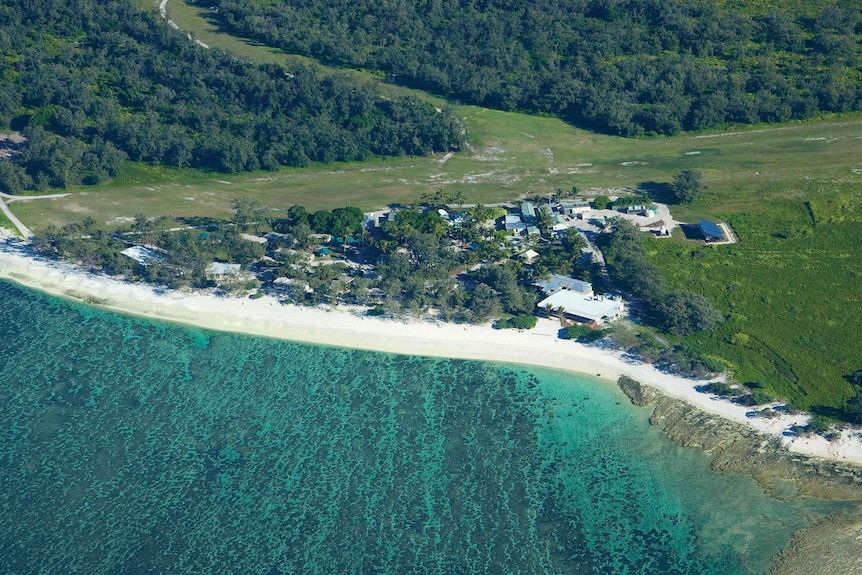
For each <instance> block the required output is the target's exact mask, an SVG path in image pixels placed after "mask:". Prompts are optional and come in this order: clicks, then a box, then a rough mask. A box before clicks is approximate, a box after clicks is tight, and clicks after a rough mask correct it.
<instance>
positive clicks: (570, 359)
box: [0, 240, 862, 465]
mask: <svg viewBox="0 0 862 575" xmlns="http://www.w3.org/2000/svg"><path fill="white" fill-rule="evenodd" d="M25 246H26V245H25V244H23V243H18V244H15V243H11V242H7V241H4V240H0V278H4V279H8V280H11V281H14V282H16V283H18V284H21V285H23V286H25V287H28V288H32V289H36V290H38V291H41V292H44V293H48V294H50V295H54V296H59V297H64V298H70V299H73V300H76V301H79V302H83V303H87V304H91V305H96V306H98V307H102V308H105V309H108V310H111V311H116V312H120V313H126V314H130V315H134V316H140V317H145V318H150V319H158V320H163V321H169V322H175V323H181V324H185V325H190V326H195V327H200V328H205V329H213V330H218V331H228V332H235V333H243V334H248V335H256V336H264V337H273V338H277V339H285V340H290V341H296V342H305V343H312V344H320V345H329V346H335V347H347V348H353V349H362V350H368V351H377V352H384V353H395V354H402V355H416V356H426V357H441V358H443V357H445V358H453V359H472V360H480V361H494V362H501V363H509V364H519V365H527V366H535V367H544V368H551V369H558V370H563V371H568V372H572V373H578V374H583V375H588V376H593V377H599V378H601V379H603V380H608V381H610V382H611V383H616V381H617V380H618V378H619V377H620V376H621V375H625V376H627V377H629V378H631V379H634V380H636V381H637V382H639V383H641V384H643V385H645V386H647V387H650V388H654V389H656V390H658V391H659V392H660V393H662V394H664V395H666V396H668V397H671V398H673V399H677V400H681V401H683V402H685V403H686V404H688V405H692V406H694V407H697V408H698V409H700V410H702V411H704V412H706V413H709V414H712V415H717V416H719V417H721V418H722V419H724V420H728V421H730V422H734V423H736V424H738V425H740V426H743V427H744V428H746V429H749V430H753V431H756V432H760V433H762V434H765V435H768V436H770V437H772V438H774V439H776V440H778V441H779V442H780V443H781V445H783V446H784V447H785V448H786V449H787V450H788V451H789V452H791V453H796V454H800V455H805V456H809V457H813V458H820V459H825V460H831V461H835V462H840V463H849V464H854V465H862V432H860V431H858V430H854V431H852V432H849V431H844V432H843V433H842V434H841V437H840V438H839V439H836V440H833V441H831V442H830V441H827V440H826V439H825V438H823V437H821V436H810V437H801V436H796V435H794V434H792V433H790V429H791V428H792V427H793V426H794V425H804V424H805V423H806V422H807V420H808V416H807V415H806V414H797V415H788V414H781V415H779V416H777V417H772V418H765V417H750V413H751V411H752V409H751V408H747V407H743V406H740V405H736V404H733V403H730V402H729V401H727V400H724V399H721V398H718V397H716V396H714V395H712V394H707V393H701V392H698V391H697V390H696V389H695V386H696V385H700V384H702V383H704V381H697V380H692V379H686V378H683V377H680V376H676V375H672V374H668V373H664V372H661V371H659V370H657V369H656V368H655V367H653V366H652V365H650V364H645V363H642V362H640V361H637V360H635V359H633V358H629V357H626V356H625V354H624V353H622V352H620V351H611V350H608V349H603V348H599V347H591V346H587V345H584V344H580V343H577V342H574V341H568V340H562V339H559V338H558V337H557V332H558V331H559V329H560V327H559V324H558V323H557V322H556V321H554V320H550V319H547V318H539V321H538V323H537V325H536V327H535V328H534V329H532V330H529V331H520V330H496V329H492V328H491V327H490V325H489V324H485V325H462V324H451V323H443V322H430V321H419V320H411V319H407V318H401V319H381V318H373V317H368V316H363V315H358V314H357V313H350V311H351V309H352V308H350V307H349V306H338V307H337V308H335V309H332V308H323V307H314V308H312V307H304V306H297V305H293V304H281V303H279V302H278V300H277V299H276V298H275V297H273V296H269V295H267V296H264V297H262V298H259V299H254V300H252V299H248V298H237V297H220V296H217V295H214V294H211V293H202V292H188V293H187V292H180V291H168V290H164V289H159V288H157V287H153V286H150V285H148V284H141V283H128V282H124V281H121V280H115V279H112V278H109V277H106V276H99V275H95V274H90V273H88V272H85V271H83V270H81V269H79V268H76V267H75V266H73V265H72V264H68V263H66V262H62V261H55V260H48V259H45V258H41V257H38V258H36V257H33V256H32V255H31V254H28V253H26V247H25Z"/></svg>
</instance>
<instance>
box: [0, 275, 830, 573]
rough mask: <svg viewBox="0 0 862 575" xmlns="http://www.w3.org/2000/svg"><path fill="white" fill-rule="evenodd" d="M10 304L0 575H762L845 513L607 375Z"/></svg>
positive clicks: (2, 360)
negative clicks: (801, 539)
mask: <svg viewBox="0 0 862 575" xmlns="http://www.w3.org/2000/svg"><path fill="white" fill-rule="evenodd" d="M0 297H2V301H3V302H4V306H3V309H2V310H0V330H2V331H0V334H2V341H3V344H4V352H3V354H2V356H0V375H2V377H0V382H2V383H0V421H2V422H3V426H2V428H0V493H2V494H3V497H2V499H0V532H2V533H4V534H6V535H5V537H3V538H0V572H4V573H28V574H29V573H69V572H77V573H93V574H100V573H105V574H113V573H117V574H120V573H189V572H198V573H200V572H223V573H261V574H271V575H276V574H287V573H381V574H382V573H392V574H396V573H397V574H401V573H417V574H418V573H441V574H443V573H446V574H449V573H452V574H454V573H459V574H460V573H501V574H503V573H507V574H509V573H511V574H515V573H523V574H530V575H534V574H544V573H572V574H617V573H618V574H634V573H643V574H656V575H672V574H691V575H703V574H710V573H714V574H716V575H719V574H721V575H733V574H749V573H750V574H755V573H763V572H764V571H766V570H767V569H768V566H769V559H770V558H771V557H772V556H773V555H774V554H775V553H776V552H777V551H778V550H780V549H781V548H782V547H783V546H784V545H786V544H787V543H788V542H789V540H790V537H791V536H792V534H793V532H794V531H795V530H796V529H798V528H799V527H802V526H804V525H806V524H808V522H810V521H811V520H812V519H813V518H817V517H821V516H823V515H824V514H825V513H827V512H828V511H829V510H830V509H832V508H834V507H835V505H836V504H834V503H829V502H821V501H812V500H808V501H799V502H785V501H779V500H776V499H772V498H770V497H768V496H767V495H765V494H764V493H763V491H762V490H761V489H760V488H759V487H758V486H757V485H756V484H755V483H754V482H753V481H752V480H750V479H749V478H746V477H742V476H731V475H719V474H715V473H713V472H711V471H710V470H709V467H708V462H709V460H708V457H707V456H706V455H704V454H703V453H701V452H699V451H697V450H690V449H684V448H681V447H678V446H676V445H675V444H672V443H671V442H669V441H667V440H665V439H664V438H663V437H662V436H661V435H660V433H659V432H658V431H657V430H656V429H654V428H652V427H650V426H649V424H648V422H647V420H646V418H647V412H646V411H645V410H642V409H639V408H636V407H633V406H631V405H630V404H629V403H628V401H627V400H626V399H625V398H624V397H623V396H622V394H621V393H620V392H619V391H618V390H617V389H616V388H615V387H614V386H613V385H612V384H608V383H606V382H602V381H598V380H595V379H591V378H586V377H582V376H575V375H572V374H567V373H561V372H553V371H547V370H538V369H524V368H522V367H514V366H506V365H496V364H487V363H481V362H472V361H463V360H439V359H424V358H423V359H420V358H413V357H404V356H394V355H386V354H376V353H369V352H362V351H352V350H344V349H334V348H326V347H320V346H310V345H304V344H296V343H290V342H283V341H276V340H268V339H264V338H252V337H245V336H240V335H235V334H226V333H217V332H205V331H201V330H197V329H190V328H186V327H179V326H174V325H168V324H164V323H156V322H149V321H145V320H141V319H135V318H128V317H124V316H120V315H117V314H112V313H106V312H103V311H100V310H96V309H93V308H88V307H86V306H80V305H77V304H70V303H68V302H66V301H63V300H59V299H56V298H51V297H47V296H43V295H41V294H38V293H36V292H33V291H30V290H25V289H22V288H19V287H17V286H15V285H14V284H11V283H6V282H0Z"/></svg>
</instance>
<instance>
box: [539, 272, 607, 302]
mask: <svg viewBox="0 0 862 575" xmlns="http://www.w3.org/2000/svg"><path fill="white" fill-rule="evenodd" d="M533 285H534V286H536V287H537V288H539V289H540V290H542V293H544V294H545V295H550V294H553V293H556V292H558V291H560V290H564V289H566V290H569V291H571V292H573V293H576V294H578V295H580V296H581V297H590V296H592V295H593V286H592V284H590V282H585V281H583V280H576V279H575V278H572V277H569V276H561V275H558V274H551V277H550V278H549V279H541V280H538V281H535V282H533Z"/></svg>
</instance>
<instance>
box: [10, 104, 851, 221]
mask: <svg viewBox="0 0 862 575" xmlns="http://www.w3.org/2000/svg"><path fill="white" fill-rule="evenodd" d="M458 112H459V115H460V117H462V118H464V119H465V124H466V127H467V132H468V137H467V141H468V146H467V149H465V150H463V151H461V152H458V153H456V154H455V155H454V156H453V157H451V158H450V159H448V160H447V161H446V162H445V163H443V159H444V156H443V155H442V154H438V155H435V156H428V157H420V158H415V157H414V158H400V159H386V160H374V161H370V162H363V163H353V164H332V165H328V166H317V167H312V168H303V169H288V170H282V171H279V172H261V173H255V174H241V175H233V176H228V175H224V174H207V173H202V172H196V171H192V170H173V169H170V168H160V167H155V168H153V167H146V166H137V165H130V166H128V168H127V169H126V171H125V173H124V175H123V176H122V177H120V178H118V179H117V180H116V181H114V182H112V183H111V184H108V185H105V186H100V187H96V188H83V187H82V188H76V189H73V190H71V191H72V192H73V194H74V197H73V198H70V199H67V200H57V201H51V202H29V203H15V204H14V210H15V213H16V215H18V217H20V218H21V219H22V220H23V221H24V223H26V224H27V225H29V226H31V227H33V228H35V229H38V228H39V227H40V226H41V225H44V224H47V223H50V222H53V223H66V222H70V221H77V220H79V219H80V218H82V217H84V216H85V215H91V216H92V217H94V218H95V219H96V220H97V221H99V222H111V221H113V220H115V219H116V218H122V217H129V216H132V215H134V214H135V213H143V214H146V215H148V216H156V215H172V216H176V215H194V216H206V217H226V216H227V215H228V214H229V211H230V200H231V199H232V198H235V197H237V196H241V195H247V196H250V197H255V198H258V199H260V200H261V201H262V202H264V203H265V204H266V205H269V206H271V207H272V208H273V209H274V210H277V211H280V212H281V211H284V210H286V209H287V208H288V207H290V206H291V205H293V204H303V205H305V206H306V207H308V208H309V209H318V208H333V207H338V206H343V205H345V204H349V205H356V206H358V207H360V208H362V209H365V210H370V209H373V208H378V207H382V206H385V205H387V204H391V203H412V202H417V201H419V199H420V198H421V196H422V194H426V193H433V192H435V191H437V190H438V189H440V188H445V189H446V190H447V191H449V192H455V191H461V192H462V193H463V194H464V197H465V198H466V201H467V202H470V203H475V202H499V201H508V200H511V199H513V198H516V197H518V196H522V195H532V194H543V195H544V194H547V193H548V192H551V191H553V190H554V189H555V188H557V187H559V188H563V189H566V190H568V189H570V188H571V187H572V186H573V185H574V186H577V187H578V188H579V189H580V190H584V191H588V190H591V189H592V190H614V189H622V188H635V187H637V186H639V185H641V184H642V183H644V182H654V183H659V184H665V183H667V182H670V181H671V180H672V178H673V175H674V174H675V173H676V172H678V171H679V170H681V169H684V168H692V169H697V170H701V171H702V172H703V173H704V180H705V182H706V183H707V185H708V187H709V191H708V192H707V193H706V194H705V195H704V196H703V197H702V198H701V199H700V200H698V202H697V203H696V204H695V205H693V206H686V207H684V208H682V207H681V208H678V209H675V210H674V215H675V216H676V217H677V219H680V220H682V221H686V220H693V221H696V220H695V219H696V217H698V216H699V215H712V216H715V217H722V216H726V215H730V214H733V213H738V212H744V211H748V210H751V209H756V208H757V206H759V205H761V204H762V203H763V202H764V201H765V200H768V199H776V198H784V199H788V198H799V199H807V198H809V197H811V195H812V194H819V193H821V192H822V193H823V194H826V195H827V196H828V194H829V193H830V189H831V187H832V186H834V185H836V184H839V183H850V184H862V159H860V158H862V114H857V115H852V116H847V117H843V118H838V119H834V118H833V119H828V120H818V121H811V122H806V123H798V124H793V125H787V126H781V127H769V128H764V129H756V128H753V129H749V130H737V131H733V132H721V133H710V134H697V135H684V136H677V137H672V138H655V139H640V140H633V139H625V138H619V137H613V136H605V135H600V134H594V133H590V132H587V131H584V130H579V129H576V128H573V127H571V126H569V125H568V124H565V123H564V122H562V121H560V120H557V119H553V118H540V117H534V116H528V115H525V114H516V113H508V112H500V111H495V110H488V109H482V108H476V107H470V106H464V107H458ZM854 170H856V171H854ZM857 172H858V173H857ZM653 187H654V188H657V189H659V192H661V190H660V186H653Z"/></svg>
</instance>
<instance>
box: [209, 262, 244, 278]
mask: <svg viewBox="0 0 862 575" xmlns="http://www.w3.org/2000/svg"><path fill="white" fill-rule="evenodd" d="M239 270H240V265H239V264H223V263H221V262H213V263H211V264H210V265H208V266H207V269H206V270H205V271H206V274H207V275H208V276H212V277H224V276H232V275H236V274H238V273H239Z"/></svg>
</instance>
